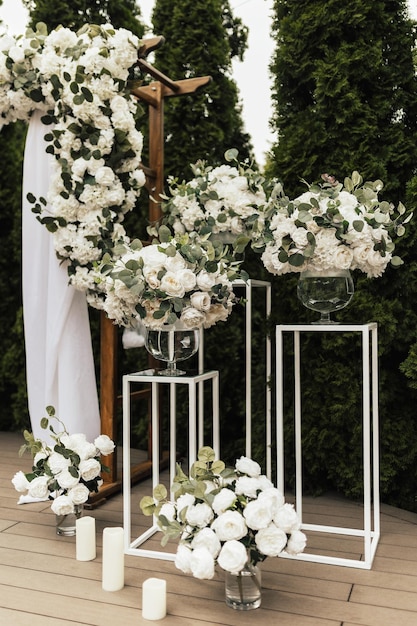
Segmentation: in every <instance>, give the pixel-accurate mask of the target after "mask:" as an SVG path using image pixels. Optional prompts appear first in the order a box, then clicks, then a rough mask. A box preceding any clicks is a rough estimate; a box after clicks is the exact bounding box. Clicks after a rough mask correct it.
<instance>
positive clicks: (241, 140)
mask: <svg viewBox="0 0 417 626" xmlns="http://www.w3.org/2000/svg"><path fill="white" fill-rule="evenodd" d="M152 22H153V29H154V32H155V33H157V34H160V35H163V36H164V38H165V40H166V43H165V45H164V46H162V47H161V48H160V49H159V50H158V51H157V52H156V55H155V65H156V67H157V68H158V69H159V70H161V71H162V72H163V73H164V74H166V75H167V76H169V77H170V78H171V79H173V80H181V79H183V78H195V77H202V76H211V77H212V81H211V83H210V84H209V85H208V86H206V87H204V88H201V89H200V90H199V91H198V92H196V93H193V94H191V95H182V96H180V97H178V98H166V101H165V129H166V141H165V172H166V174H167V175H173V176H175V177H178V178H179V179H180V180H182V179H187V178H189V177H190V173H191V172H190V169H189V164H190V163H195V162H196V161H197V160H198V159H202V158H203V159H204V160H207V161H208V162H209V163H210V164H211V165H213V166H214V165H219V164H220V163H222V162H223V155H224V152H225V150H227V149H228V148H232V147H235V148H237V149H238V150H239V154H240V156H241V158H242V159H244V158H246V157H248V156H249V155H250V153H251V151H252V147H251V145H250V141H249V137H248V135H247V134H246V133H244V131H243V123H242V119H241V105H240V103H239V94H238V90H237V86H236V84H235V82H234V81H233V80H231V79H230V74H231V69H232V67H231V60H232V58H233V57H234V56H236V57H238V58H241V57H242V55H243V53H244V50H245V48H246V39H247V29H246V28H245V27H244V26H243V25H242V23H241V21H240V20H239V19H237V18H234V17H233V15H232V12H231V9H230V6H229V2H228V1H227V0H206V1H205V2H204V3H202V2H195V1H194V0H178V1H177V2H175V3H172V2H171V1H170V0H157V1H156V3H155V9H154V12H153V16H152Z"/></svg>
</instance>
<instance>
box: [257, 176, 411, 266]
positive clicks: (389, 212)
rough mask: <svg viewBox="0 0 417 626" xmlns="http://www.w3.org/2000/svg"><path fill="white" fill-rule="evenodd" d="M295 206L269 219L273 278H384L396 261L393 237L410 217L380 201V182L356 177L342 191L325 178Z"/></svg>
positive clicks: (267, 255)
mask: <svg viewBox="0 0 417 626" xmlns="http://www.w3.org/2000/svg"><path fill="white" fill-rule="evenodd" d="M322 178H323V180H324V182H323V183H322V184H317V185H309V190H308V191H307V192H305V193H304V194H302V195H301V196H299V197H297V198H295V200H293V201H290V200H288V201H287V202H286V203H281V204H280V205H279V206H277V207H276V209H275V211H274V212H273V213H272V215H271V216H270V220H269V223H268V229H266V230H268V234H267V235H266V236H265V241H266V242H267V243H266V246H265V249H264V251H263V254H262V261H263V263H264V266H265V267H266V269H267V270H268V271H269V272H271V273H272V274H278V275H280V274H286V273H288V272H303V271H305V270H314V271H325V270H335V269H336V270H360V271H361V272H364V273H365V274H366V275H367V276H368V278H374V277H378V276H381V275H382V274H383V272H384V271H385V269H386V267H387V265H388V263H390V262H391V264H392V265H394V266H398V265H400V264H402V261H401V259H400V258H399V257H398V256H394V254H393V252H394V248H395V244H394V242H393V240H392V236H393V235H396V236H401V235H402V234H404V232H405V228H404V224H406V223H407V222H408V221H409V220H410V219H411V217H412V216H411V215H407V216H406V209H405V207H404V206H403V205H402V203H399V205H398V208H397V211H395V209H394V206H393V205H392V204H391V203H389V202H387V201H381V200H379V198H378V193H379V192H380V191H381V190H382V188H383V183H382V181H380V180H377V181H374V182H365V183H364V184H362V183H363V179H362V177H361V176H360V174H359V173H358V172H353V174H352V177H351V178H345V180H344V184H343V185H342V184H341V183H339V182H338V181H337V180H335V178H334V177H332V176H328V175H327V174H325V175H323V177H322Z"/></svg>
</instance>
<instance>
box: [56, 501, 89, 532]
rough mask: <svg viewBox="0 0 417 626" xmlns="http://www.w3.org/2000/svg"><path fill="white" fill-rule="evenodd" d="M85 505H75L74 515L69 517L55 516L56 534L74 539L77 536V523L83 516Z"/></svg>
mask: <svg viewBox="0 0 417 626" xmlns="http://www.w3.org/2000/svg"><path fill="white" fill-rule="evenodd" d="M83 508H84V507H83V505H82V504H74V513H67V515H55V528H56V534H57V535H62V536H64V537H73V536H74V535H75V529H76V527H75V522H76V520H77V519H79V518H80V517H81V516H82V514H83Z"/></svg>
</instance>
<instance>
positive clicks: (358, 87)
mask: <svg viewBox="0 0 417 626" xmlns="http://www.w3.org/2000/svg"><path fill="white" fill-rule="evenodd" d="M405 9H406V2H405V1H404V0H397V1H395V2H389V3H386V2H382V1H380V0H367V1H366V2H363V1H362V0H352V2H349V3H344V4H340V2H337V1H336V0H316V1H315V2H307V1H299V0H285V1H284V0H276V1H275V2H274V20H273V33H274V34H275V38H276V42H277V48H276V51H275V54H274V57H273V60H272V63H271V72H272V75H273V77H274V84H273V102H274V115H273V126H274V128H275V129H276V130H277V131H278V135H279V143H277V144H276V145H275V146H274V147H273V150H272V154H271V159H270V163H269V168H270V170H271V172H272V173H273V174H274V175H277V174H278V175H279V176H280V177H281V178H282V179H283V180H284V181H285V185H286V189H287V192H289V193H290V195H291V193H292V192H293V190H294V189H295V188H297V185H298V184H299V183H298V180H299V178H300V175H302V176H304V177H305V178H307V179H308V180H316V179H317V178H318V177H319V176H320V174H322V173H323V172H330V173H332V174H334V175H335V176H336V178H339V180H342V177H343V176H344V175H345V174H346V172H350V171H352V170H353V169H357V170H359V171H360V172H361V173H362V174H363V175H364V177H365V178H366V179H375V178H381V179H382V180H383V181H386V183H387V187H388V190H389V193H390V194H391V197H392V196H393V194H394V196H395V197H396V196H397V195H399V197H401V194H403V193H404V189H405V185H406V183H407V182H408V181H409V179H410V178H411V175H412V172H413V168H414V164H415V161H416V156H417V142H416V139H417V97H416V95H417V81H416V76H415V72H414V66H413V58H412V47H413V43H414V35H413V27H412V22H410V21H409V20H408V19H407V17H406V12H405Z"/></svg>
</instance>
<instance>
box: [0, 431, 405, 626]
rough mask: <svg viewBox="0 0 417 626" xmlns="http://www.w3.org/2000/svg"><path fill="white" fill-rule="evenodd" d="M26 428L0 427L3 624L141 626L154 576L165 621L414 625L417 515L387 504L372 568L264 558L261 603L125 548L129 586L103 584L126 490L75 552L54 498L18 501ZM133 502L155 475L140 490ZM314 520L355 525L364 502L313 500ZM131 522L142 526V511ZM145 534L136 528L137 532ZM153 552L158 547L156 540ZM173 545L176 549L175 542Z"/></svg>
mask: <svg viewBox="0 0 417 626" xmlns="http://www.w3.org/2000/svg"><path fill="white" fill-rule="evenodd" d="M20 444H21V437H20V435H16V434H11V433H2V434H0V624H1V626H29V625H30V626H70V625H72V626H74V625H80V626H82V625H87V624H88V625H94V626H136V625H142V624H149V623H150V622H149V621H146V620H144V619H143V618H142V614H141V588H142V583H143V581H144V580H145V579H146V578H149V577H150V576H157V577H162V578H165V579H166V580H167V590H168V596H167V611H168V614H167V616H166V618H165V619H164V620H162V621H161V622H160V623H163V624H164V625H166V626H203V625H204V626H217V625H219V626H220V625H228V626H229V625H230V626H235V625H239V626H246V625H256V626H266V625H268V626H275V625H276V626H416V625H417V515H414V514H412V513H408V512H406V511H401V510H398V509H394V508H392V507H389V506H384V505H383V506H382V516H381V524H382V535H381V539H380V542H379V545H378V549H377V553H376V557H375V560H374V564H373V567H372V569H371V570H362V569H357V568H351V567H339V566H335V565H326V564H318V563H311V562H304V561H297V560H288V559H281V558H273V559H271V558H269V559H267V560H266V561H265V562H264V563H263V564H262V574H263V579H262V584H263V599H262V606H261V608H260V609H257V610H255V611H248V612H243V613H242V612H240V611H234V610H233V609H229V608H228V607H227V606H226V604H225V602H224V583H223V576H222V573H221V572H219V573H217V574H216V577H215V578H214V579H213V580H211V581H200V580H196V579H194V578H192V577H190V576H186V575H184V574H182V573H181V572H180V571H179V570H177V569H176V568H175V565H174V564H173V563H172V562H170V561H166V560H155V559H150V558H143V557H139V556H131V555H126V557H125V558H126V560H125V587H124V588H123V589H122V590H121V591H118V592H105V591H103V590H102V587H101V545H102V530H103V528H105V527H107V526H121V525H122V524H123V513H122V503H123V497H122V495H121V494H120V495H116V496H114V497H113V498H111V499H109V500H108V501H107V502H106V503H105V504H104V505H103V506H100V507H99V508H97V509H95V510H94V511H92V512H89V513H88V514H89V515H93V516H94V517H95V518H96V525H97V558H96V559H95V560H94V561H90V562H80V561H77V560H76V559H75V538H72V537H69V538H64V537H58V536H57V535H56V534H55V529H54V521H55V519H54V515H53V513H52V512H51V510H50V506H49V504H48V503H35V504H26V505H17V495H18V494H17V493H16V491H15V490H14V488H13V486H12V484H11V482H10V479H11V478H12V477H13V475H14V473H15V472H16V471H18V470H19V469H23V470H27V469H29V468H30V464H31V463H30V458H29V457H26V458H24V459H19V458H18V456H17V451H18V449H19V447H20ZM134 493H135V497H134V500H135V499H136V497H137V502H138V503H139V499H140V497H141V496H142V495H143V494H145V493H146V494H149V493H150V482H149V481H144V482H142V483H140V484H139V485H137V486H135V487H134ZM304 509H305V511H306V512H307V513H308V515H309V516H310V519H309V520H306V521H311V523H320V524H335V525H340V526H345V527H346V526H347V527H354V525H355V524H359V523H360V519H361V511H362V509H361V507H359V506H357V505H356V504H354V503H351V502H348V501H346V500H344V499H342V498H338V497H329V496H328V497H322V498H317V499H314V500H313V499H312V500H309V501H308V502H306V503H305V504H304ZM133 518H134V519H133V523H134V528H135V529H136V530H138V529H139V528H143V527H144V525H146V522H147V518H144V517H143V516H142V515H141V514H140V513H139V506H137V512H135V514H134V516H133ZM138 534H139V533H138ZM152 541H153V545H152V548H153V549H161V548H160V544H159V537H158V536H156V537H155V539H154V540H152ZM311 541H312V543H311V544H310V549H313V550H317V551H319V552H320V551H323V550H324V549H326V550H327V551H328V552H329V553H330V554H334V555H337V556H343V557H347V558H360V549H361V548H360V545H359V544H358V541H357V539H356V538H352V537H351V538H342V537H338V536H333V537H330V538H326V537H324V538H323V537H321V538H319V539H318V538H314V539H312V540H311ZM171 549H172V550H174V549H175V546H174V545H173V546H172V547H171Z"/></svg>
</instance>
